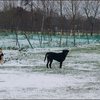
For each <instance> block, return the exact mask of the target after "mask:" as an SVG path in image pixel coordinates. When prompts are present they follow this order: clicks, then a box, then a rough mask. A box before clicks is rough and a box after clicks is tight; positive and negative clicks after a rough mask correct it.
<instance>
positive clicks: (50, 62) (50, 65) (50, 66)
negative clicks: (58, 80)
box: [49, 60, 53, 68]
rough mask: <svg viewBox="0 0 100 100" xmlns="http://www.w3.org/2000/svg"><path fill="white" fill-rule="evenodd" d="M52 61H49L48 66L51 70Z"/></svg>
mask: <svg viewBox="0 0 100 100" xmlns="http://www.w3.org/2000/svg"><path fill="white" fill-rule="evenodd" d="M52 61H53V60H51V61H50V64H49V67H50V68H51V64H52Z"/></svg>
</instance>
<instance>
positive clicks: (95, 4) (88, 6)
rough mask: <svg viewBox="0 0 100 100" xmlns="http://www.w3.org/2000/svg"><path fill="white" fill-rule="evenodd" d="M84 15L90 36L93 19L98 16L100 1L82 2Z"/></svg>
mask: <svg viewBox="0 0 100 100" xmlns="http://www.w3.org/2000/svg"><path fill="white" fill-rule="evenodd" d="M83 9H84V13H85V15H86V17H87V19H88V22H89V23H90V24H91V36H92V34H93V31H94V25H95V19H96V18H97V17H98V15H99V14H100V11H99V9H100V0H96V1H84V7H83Z"/></svg>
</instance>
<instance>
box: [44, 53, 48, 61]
mask: <svg viewBox="0 0 100 100" xmlns="http://www.w3.org/2000/svg"><path fill="white" fill-rule="evenodd" d="M47 55H48V53H46V54H45V58H44V61H45V60H46V58H47Z"/></svg>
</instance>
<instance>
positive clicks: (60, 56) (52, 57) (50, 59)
mask: <svg viewBox="0 0 100 100" xmlns="http://www.w3.org/2000/svg"><path fill="white" fill-rule="evenodd" d="M68 52H69V50H63V51H62V53H54V52H47V53H46V55H45V59H44V61H45V60H46V58H47V64H46V66H47V68H48V64H49V67H50V68H51V64H52V62H53V60H56V61H58V62H60V68H62V63H63V61H64V60H65V58H66V56H67V54H68Z"/></svg>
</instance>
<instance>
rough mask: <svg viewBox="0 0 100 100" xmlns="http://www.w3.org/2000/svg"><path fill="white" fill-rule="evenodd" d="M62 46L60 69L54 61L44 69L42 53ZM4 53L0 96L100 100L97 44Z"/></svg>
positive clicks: (7, 50)
mask: <svg viewBox="0 0 100 100" xmlns="http://www.w3.org/2000/svg"><path fill="white" fill-rule="evenodd" d="M0 42H2V41H0ZM10 43H11V42H10ZM11 44H13V43H11ZM65 48H67V49H69V50H70V52H69V54H68V56H67V57H66V60H65V61H64V62H63V68H62V69H59V63H58V62H56V61H54V62H53V64H52V69H47V68H46V66H45V65H46V62H44V56H45V53H46V52H48V51H54V52H61V50H62V49H65ZM3 52H4V60H5V63H4V64H3V65H0V99H100V44H97V43H96V44H95V43H94V44H91V45H83V46H78V47H61V48H59V47H56V48H34V49H26V50H22V51H18V50H13V49H4V50H3Z"/></svg>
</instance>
